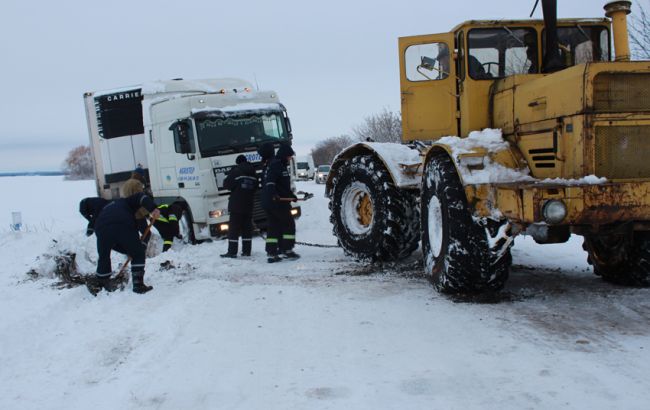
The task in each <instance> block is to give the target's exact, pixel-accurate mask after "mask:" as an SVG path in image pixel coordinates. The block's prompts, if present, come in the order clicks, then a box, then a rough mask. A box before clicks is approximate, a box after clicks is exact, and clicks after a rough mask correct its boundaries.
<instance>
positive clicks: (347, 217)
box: [329, 155, 420, 261]
mask: <svg viewBox="0 0 650 410" xmlns="http://www.w3.org/2000/svg"><path fill="white" fill-rule="evenodd" d="M329 208H330V211H331V216H330V222H331V223H332V226H333V231H334V235H335V236H336V237H337V238H338V241H339V244H340V245H341V247H342V248H343V250H344V252H345V253H346V254H347V255H350V256H353V257H355V258H357V259H362V260H372V261H394V260H399V259H402V258H405V257H407V256H408V255H410V254H411V253H412V252H413V251H414V250H415V249H417V247H418V242H419V236H420V235H419V222H420V221H419V211H418V204H417V196H416V195H415V193H414V192H412V191H407V190H401V189H398V188H396V187H395V185H394V184H393V182H392V180H391V178H390V175H389V174H388V171H387V170H386V168H385V167H384V165H383V164H382V163H381V161H379V160H377V159H375V158H374V157H373V156H372V155H364V156H359V157H354V158H351V159H348V160H346V161H345V163H343V165H342V166H341V167H340V168H339V172H338V173H337V175H336V176H335V177H334V178H333V179H332V196H331V200H330V203H329Z"/></svg>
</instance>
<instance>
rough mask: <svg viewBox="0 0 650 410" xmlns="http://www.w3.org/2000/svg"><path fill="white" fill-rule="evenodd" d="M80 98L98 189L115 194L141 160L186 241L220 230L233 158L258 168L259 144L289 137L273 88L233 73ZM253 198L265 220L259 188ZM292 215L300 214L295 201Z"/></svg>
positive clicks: (256, 218) (157, 195)
mask: <svg viewBox="0 0 650 410" xmlns="http://www.w3.org/2000/svg"><path fill="white" fill-rule="evenodd" d="M84 102H85V106H86V116H87V120H88V131H89V135H90V146H91V149H92V155H93V161H94V165H95V177H96V178H95V179H96V183H97V192H98V195H99V196H101V197H103V198H106V199H115V198H119V196H120V187H121V186H122V184H124V182H125V181H126V180H127V179H128V178H129V177H130V175H131V173H132V171H133V170H134V169H135V168H136V167H137V166H141V167H142V168H143V169H144V171H145V178H146V179H147V181H149V184H150V187H151V191H152V193H153V195H154V198H155V200H156V202H157V203H172V202H179V203H181V204H182V206H183V208H184V212H183V215H182V217H181V228H182V230H183V231H184V235H185V237H186V238H187V239H188V240H189V241H192V242H194V241H197V240H205V239H209V238H210V237H216V236H222V235H224V234H226V233H227V231H228V211H227V209H228V197H229V191H227V190H226V189H225V188H224V187H223V181H224V179H225V177H226V174H227V173H228V171H229V170H230V169H231V168H232V167H233V166H234V165H235V159H236V158H237V156H238V155H241V154H243V155H245V156H246V157H247V159H248V161H249V162H251V163H253V164H254V165H255V167H256V169H257V170H258V174H259V173H260V172H261V163H260V160H261V158H260V156H259V154H258V153H257V149H258V147H259V146H260V145H262V144H265V143H269V142H271V143H273V144H274V146H275V147H276V148H277V147H278V146H279V144H280V143H282V142H284V143H289V144H290V143H291V139H292V134H291V124H290V121H289V117H288V115H287V111H286V109H285V107H284V106H283V105H282V104H281V103H280V101H279V99H278V96H277V94H276V93H275V92H273V91H256V90H253V87H252V86H251V84H249V83H248V82H245V81H242V80H238V79H211V80H182V79H179V80H170V81H158V82H152V83H147V84H143V85H140V86H134V87H126V88H120V89H113V90H108V91H102V92H88V93H85V94H84ZM289 168H290V170H291V173H292V178H294V179H295V171H294V170H295V167H294V166H291V167H289ZM292 185H293V184H292ZM294 189H295V188H294ZM255 202H256V203H255V208H254V214H253V219H254V221H255V222H256V224H257V225H258V226H264V225H265V214H264V212H263V210H262V209H261V207H260V204H259V194H258V196H257V199H256V201H255ZM292 214H293V215H294V217H296V218H297V217H299V216H300V207H297V206H295V207H294V208H293V209H292Z"/></svg>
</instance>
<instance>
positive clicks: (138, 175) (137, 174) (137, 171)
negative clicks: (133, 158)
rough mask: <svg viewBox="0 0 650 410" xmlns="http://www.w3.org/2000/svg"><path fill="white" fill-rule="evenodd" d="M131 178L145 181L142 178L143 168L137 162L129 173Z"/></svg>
mask: <svg viewBox="0 0 650 410" xmlns="http://www.w3.org/2000/svg"><path fill="white" fill-rule="evenodd" d="M131 178H133V179H137V180H138V181H140V182H145V178H144V169H143V168H142V167H141V166H140V164H138V166H137V167H136V168H135V169H134V170H133V172H132V173H131Z"/></svg>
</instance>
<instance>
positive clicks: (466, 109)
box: [399, 19, 611, 141]
mask: <svg viewBox="0 0 650 410" xmlns="http://www.w3.org/2000/svg"><path fill="white" fill-rule="evenodd" d="M610 24H611V22H610V20H609V19H562V20H559V21H558V24H557V41H558V53H559V54H558V60H557V62H556V66H555V69H554V71H557V70H561V69H565V68H569V67H572V66H575V65H579V64H583V63H589V62H598V61H610V60H611V50H610V47H609V44H610V41H611V39H610ZM546 38H547V35H546V29H545V26H544V21H543V20H510V21H467V22H464V23H462V24H460V25H458V26H456V27H455V28H454V29H453V30H452V31H451V32H450V33H444V34H434V35H422V36H412V37H402V38H400V39H399V48H400V71H401V72H400V79H401V92H402V113H403V120H404V136H403V138H404V141H414V140H434V139H437V138H439V137H442V136H446V135H459V136H466V135H468V134H469V132H470V131H473V130H478V129H483V128H488V127H491V126H493V124H492V123H491V120H490V111H489V110H490V106H489V104H485V101H489V100H490V98H489V97H490V90H491V89H492V85H493V84H494V82H495V81H496V80H499V79H503V78H506V77H510V76H513V75H531V77H530V79H531V80H532V79H534V78H536V77H539V75H540V74H541V73H544V72H547V71H548V70H545V67H544V65H543V50H544V49H545V48H546ZM533 75H534V76H533ZM425 102H426V103H425Z"/></svg>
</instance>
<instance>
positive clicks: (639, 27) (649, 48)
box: [630, 2, 650, 60]
mask: <svg viewBox="0 0 650 410" xmlns="http://www.w3.org/2000/svg"><path fill="white" fill-rule="evenodd" d="M648 3H650V2H648ZM631 20H632V21H631V24H630V42H631V43H632V55H633V56H634V58H635V59H639V60H649V59H650V14H648V12H647V11H646V7H644V6H643V5H641V4H639V5H638V7H637V11H636V12H635V13H634V14H633V15H632V19H631Z"/></svg>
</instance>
